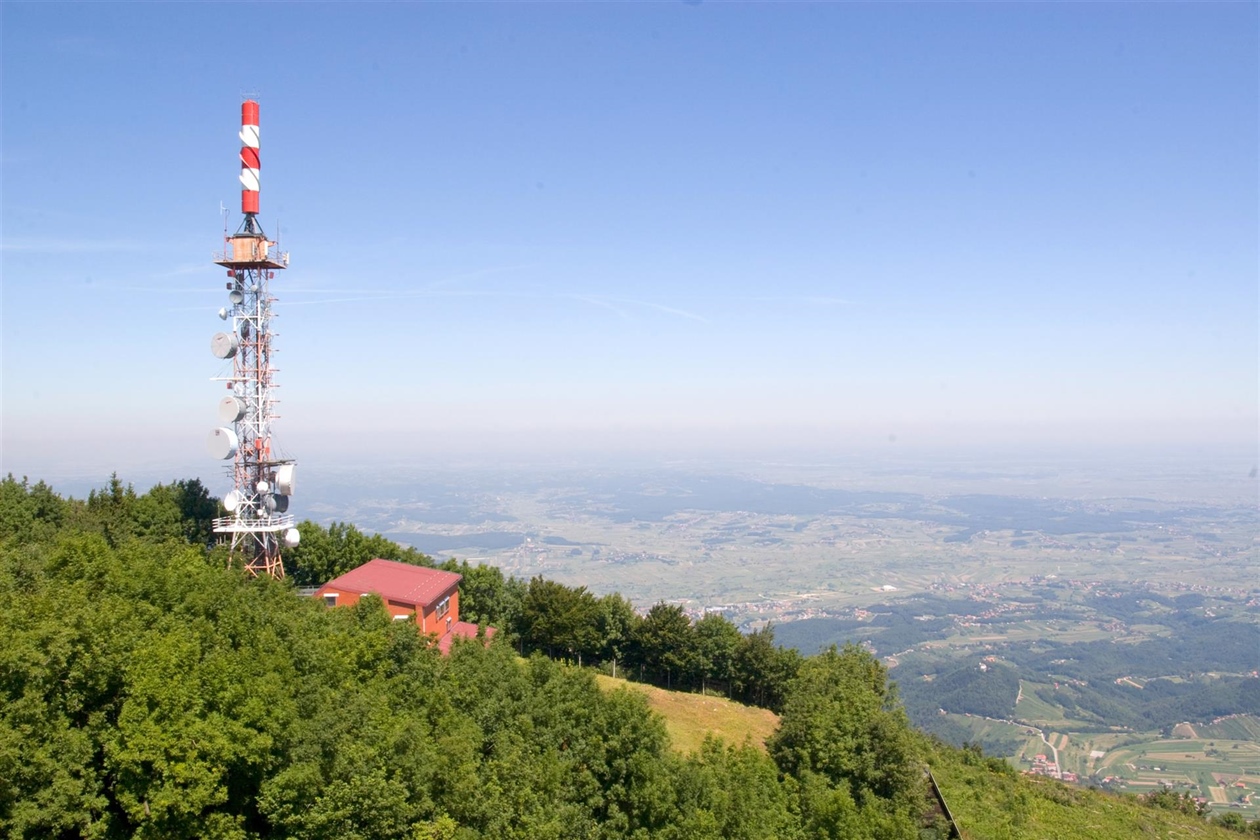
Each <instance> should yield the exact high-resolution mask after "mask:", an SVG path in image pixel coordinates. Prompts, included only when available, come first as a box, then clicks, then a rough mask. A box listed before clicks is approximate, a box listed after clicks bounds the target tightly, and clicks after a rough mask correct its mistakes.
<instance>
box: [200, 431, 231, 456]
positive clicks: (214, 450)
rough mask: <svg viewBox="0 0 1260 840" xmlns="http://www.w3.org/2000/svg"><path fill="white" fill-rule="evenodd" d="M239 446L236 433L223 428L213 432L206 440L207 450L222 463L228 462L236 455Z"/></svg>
mask: <svg viewBox="0 0 1260 840" xmlns="http://www.w3.org/2000/svg"><path fill="white" fill-rule="evenodd" d="M237 446H238V443H237V440H236V432H234V431H232V430H231V429H225V428H223V427H219V428H217V429H215V430H214V431H212V432H211V433H210V437H209V438H208V439H207V440H206V448H207V449H209V450H210V455H211V456H212V457H215V458H218V459H219V460H220V461H226V460H227V459H228V458H231V457H233V456H234V455H236V448H237Z"/></svg>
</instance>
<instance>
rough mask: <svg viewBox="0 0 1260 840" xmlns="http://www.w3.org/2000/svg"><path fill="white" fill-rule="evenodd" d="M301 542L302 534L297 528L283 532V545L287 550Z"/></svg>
mask: <svg viewBox="0 0 1260 840" xmlns="http://www.w3.org/2000/svg"><path fill="white" fill-rule="evenodd" d="M301 541H302V534H301V532H299V531H298V529H297V528H290V529H289V530H287V531H285V532H284V544H285V545H287V546H288V547H289V548H293V547H294V546H296V545H297V544H298V543H300V542H301Z"/></svg>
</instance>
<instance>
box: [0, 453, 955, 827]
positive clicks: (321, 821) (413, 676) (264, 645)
mask: <svg viewBox="0 0 1260 840" xmlns="http://www.w3.org/2000/svg"><path fill="white" fill-rule="evenodd" d="M215 512H216V506H215V504H214V502H213V500H212V499H211V498H210V497H209V495H208V493H206V491H205V489H204V487H202V486H201V485H200V484H199V483H198V482H195V481H193V482H176V483H174V484H171V485H159V486H157V487H154V488H153V489H151V490H149V491H148V492H146V493H144V494H137V493H136V492H135V491H134V490H133V489H132V488H130V487H128V486H124V485H122V483H121V482H119V481H118V480H117V479H114V481H112V482H111V484H110V485H109V486H108V487H106V488H104V489H103V490H101V491H95V492H93V493H91V494H90V495H89V496H88V498H87V499H86V500H82V501H80V500H73V499H62V498H61V497H59V496H58V495H57V494H55V493H54V492H53V491H52V490H51V488H49V487H47V486H46V485H44V484H42V483H38V484H34V485H31V484H29V483H27V482H25V481H17V480H14V479H13V478H12V477H9V478H7V479H5V480H4V481H3V482H0V593H2V594H3V597H4V598H5V601H6V604H7V605H8V607H7V608H6V609H5V610H4V611H2V612H0V638H3V639H4V644H3V645H2V646H0V698H2V700H3V704H2V707H0V831H3V832H4V833H5V834H6V835H7V836H12V837H32V838H33V837H41V838H44V837H67V838H68V837H99V838H123V837H143V838H150V837H151V838H158V837H161V838H179V837H211V838H247V837H309V838H317V837H319V838H334V837H335V838H378V837H380V838H395V837H396V838H461V840H463V839H464V838H467V839H468V840H471V838H478V837H487V838H488V837H495V838H515V837H520V838H526V837H529V838H547V837H554V838H561V837H564V838H570V837H589V838H613V837H635V838H639V837H642V838H648V837H661V838H703V837H713V838H718V837H734V838H758V837H763V838H776V837H777V838H791V837H799V838H812V837H841V836H843V837H907V838H910V837H919V836H921V835H920V831H921V830H922V829H923V828H924V827H927V828H928V830H929V831H931V830H932V827H933V819H934V817H933V812H932V811H931V809H930V807H929V803H928V801H927V799H926V796H925V793H926V789H925V784H924V775H923V767H924V761H925V756H926V752H925V751H926V750H928V749H930V745H929V743H928V742H927V741H925V739H924V738H923V737H922V736H920V735H918V734H917V733H916V732H915V731H914V730H913V729H912V728H911V727H910V726H909V724H908V722H907V720H906V717H905V714H904V712H903V711H902V710H901V708H900V706H899V705H898V703H897V702H896V695H895V691H894V689H893V688H892V686H891V685H890V684H889V682H888V680H887V675H886V673H885V670H884V668H883V666H882V665H880V663H879V662H878V661H877V660H875V659H874V658H873V657H871V656H870V655H869V654H867V653H865V652H864V651H862V650H860V649H858V648H846V649H844V650H829V651H827V652H825V653H823V654H820V655H818V656H815V657H811V658H809V659H807V660H801V661H799V662H798V663H797V665H796V667H795V669H794V673H793V675H792V677H791V678H790V680H788V682H787V683H786V684H784V685H782V686H780V687H779V688H777V689H776V691H779V692H780V694H778V695H776V698H775V702H776V704H777V706H778V707H779V708H780V709H781V711H782V717H781V726H780V729H779V730H778V732H777V733H776V734H775V735H774V736H773V738H772V739H771V742H770V743H769V745H768V754H767V752H765V751H763V750H761V749H759V748H757V747H756V746H754V745H751V744H729V743H724V742H722V741H720V740H710V741H709V742H707V743H706V744H705V746H704V748H703V749H701V750H700V751H698V752H697V753H693V754H691V755H688V756H679V755H677V754H675V752H674V751H672V750H671V749H669V745H668V740H667V735H666V733H665V730H664V726H663V724H662V722H661V721H660V719H659V718H656V717H654V716H653V715H652V714H651V713H650V711H649V710H648V708H647V705H646V701H645V700H644V699H643V697H642V696H641V695H639V694H637V693H635V692H631V691H627V690H620V691H614V692H601V691H600V690H599V689H598V688H597V687H596V683H595V679H594V677H593V675H592V672H591V670H590V669H585V668H580V667H577V666H576V665H566V664H563V663H559V662H555V661H553V660H551V659H549V658H548V657H546V656H545V655H543V652H542V651H541V649H542V648H550V649H551V650H552V651H553V652H558V651H559V650H560V648H564V650H565V652H566V653H567V654H569V655H578V654H581V653H583V652H586V651H595V650H596V646H595V642H590V643H589V644H590V645H591V646H590V647H587V645H588V640H586V639H585V638H584V637H582V638H577V637H572V636H568V635H564V633H566V632H568V631H561V630H559V629H555V628H563V627H566V626H568V625H566V623H565V620H564V616H563V613H561V614H560V615H559V616H548V615H544V613H545V610H544V606H545V605H547V604H551V603H552V602H551V601H549V600H548V598H551V597H553V596H555V595H556V593H557V592H558V590H555V589H554V588H553V587H550V586H548V585H547V583H546V582H545V581H537V580H536V581H531V582H530V583H529V584H527V585H525V586H523V587H522V591H521V592H520V593H519V594H520V596H521V597H520V598H519V608H518V610H519V611H518V613H517V615H518V616H519V617H518V619H517V621H518V622H519V625H518V626H520V627H522V628H525V629H526V631H527V633H526V635H523V636H522V637H521V638H520V639H512V638H510V636H512V635H514V634H513V633H511V632H507V633H504V634H503V636H504V640H503V641H502V642H496V643H494V644H490V645H488V646H484V645H482V644H480V643H479V642H477V641H475V640H472V641H469V642H467V643H463V644H457V645H456V646H455V648H454V650H453V652H452V655H451V656H449V657H442V656H441V655H439V654H438V653H437V652H436V651H435V650H434V649H433V648H432V647H431V646H429V645H428V644H427V640H426V639H425V638H423V637H422V636H420V635H419V634H418V633H416V631H415V628H414V627H413V626H411V625H409V624H397V623H393V622H390V621H389V620H388V618H387V615H386V613H385V611H384V610H383V609H381V608H380V604H379V603H374V601H373V599H365V600H364V601H363V602H362V603H361V604H360V605H359V606H357V607H354V608H342V609H327V608H325V607H324V606H323V605H322V604H319V603H316V602H315V601H313V600H312V599H309V598H303V597H300V596H299V595H298V594H297V592H296V591H295V589H294V586H293V584H292V582H289V581H282V582H277V581H269V580H249V579H247V578H246V577H245V576H244V575H243V573H241V572H239V571H237V570H234V569H230V568H228V567H227V563H226V557H225V556H224V554H223V553H222V549H218V548H213V547H211V546H210V534H209V532H208V529H207V525H208V521H209V518H211V517H212V516H213V515H214V513H215ZM343 533H344V534H349V533H350V531H349V530H345V531H343ZM330 539H333V537H330ZM355 539H357V538H355ZM312 543H313V545H314V547H315V548H317V547H318V540H315V541H312ZM367 544H368V545H372V543H371V539H370V538H368V539H367ZM311 547H312V544H311V543H308V552H307V554H308V555H310V554H312V553H313V552H311V551H310V548H311ZM378 547H381V546H373V547H372V548H371V549H369V550H370V551H374V550H375V548H378ZM386 548H387V547H386ZM382 553H385V552H382ZM415 559H417V560H419V559H420V558H415ZM301 561H302V557H301V555H299V556H297V557H295V558H294V562H295V564H298V565H297V567H296V568H295V570H294V574H293V577H294V578H299V579H300V578H301V575H302V574H303V573H302V571H301V566H300V564H301ZM347 562H353V561H347ZM325 573H326V571H320V572H318V573H317V574H325ZM306 574H310V573H309V572H308V573H306ZM491 589H493V587H491ZM469 592H470V596H469V603H470V605H471V604H474V603H477V594H476V592H477V590H476V589H475V588H470V590H469ZM575 592H576V595H575V598H576V601H577V603H578V608H579V609H581V610H585V609H586V608H587V607H588V606H589V603H590V601H589V600H588V598H593V596H589V593H584V592H581V591H578V590H570V595H569V596H561V597H562V600H563V599H564V598H570V596H572V595H573V594H574V593H575ZM570 600H572V598H570ZM594 600H595V602H596V603H599V599H594ZM565 603H568V602H567V601H565ZM477 609H480V610H482V611H483V612H482V613H481V615H483V616H486V617H489V616H493V615H494V614H495V613H494V612H493V610H494V609H498V607H494V606H492V605H491V602H490V601H487V600H483V601H482V602H481V603H480V605H479V607H477ZM668 614H669V616H671V617H672V616H673V612H672V611H669V613H668ZM500 615H510V613H501V614H500ZM684 618H685V617H684ZM675 623H677V622H675ZM659 624H661V625H663V626H664V627H665V628H667V627H668V621H667V620H666V619H662V620H661V621H660V622H659ZM644 625H646V626H647V627H648V628H650V629H649V630H643V629H641V628H642V627H643V626H644ZM689 626H690V625H689ZM696 626H699V623H697V625H696ZM547 628H552V629H547ZM675 629H677V628H675ZM685 632H692V633H695V632H696V631H695V629H694V627H692V628H691V629H690V630H689V631H685ZM631 633H632V635H631V637H630V638H631V639H638V640H645V639H649V638H651V637H652V635H653V634H661V635H662V638H667V637H668V633H667V629H663V627H657V626H656V625H655V624H653V623H651V614H650V613H649V616H648V617H646V618H644V619H642V624H641V625H635V628H634V629H633V630H632V631H631ZM605 640H606V639H605ZM766 641H768V640H766ZM522 644H523V645H524V646H525V648H526V649H527V653H528V652H529V650H528V649H530V648H533V649H534V650H535V652H534V653H533V654H532V655H529V656H528V657H527V658H522V657H521V656H520V650H521V645H522ZM604 650H612V648H604ZM737 650H738V647H737ZM622 655H624V654H622ZM626 661H627V662H630V661H635V663H636V664H635V666H634V667H642V668H643V670H644V672H645V673H648V672H649V671H650V672H652V673H655V674H660V675H663V676H664V678H665V679H666V680H674V679H678V680H685V679H693V678H694V677H695V675H696V674H701V673H703V669H700V670H695V669H694V668H692V670H690V671H688V670H687V668H688V667H692V666H687V667H684V666H683V660H681V659H680V660H677V661H676V660H675V659H671V658H670V657H669V655H667V654H652V655H651V656H650V657H640V659H639V660H633V659H632V658H627V660H626ZM793 661H795V660H793ZM627 667H628V666H627ZM701 678H702V679H703V677H701ZM734 685H735V684H734V683H733V686H734ZM738 685H739V690H742V691H751V692H755V691H757V690H759V689H758V687H754V686H752V685H745V684H742V683H739V684H738ZM731 690H732V691H735V690H736V688H735V687H732V689H731ZM762 699H763V700H767V699H768V697H763V698H762ZM925 820H926V822H925Z"/></svg>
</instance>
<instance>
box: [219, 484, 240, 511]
mask: <svg viewBox="0 0 1260 840" xmlns="http://www.w3.org/2000/svg"><path fill="white" fill-rule="evenodd" d="M240 506H241V494H240V493H237V492H236V491H235V490H231V491H228V494H227V495H226V496H224V497H223V509H224V510H226V511H227V512H228V513H233V512H235V510H236V509H237V508H238V507H240Z"/></svg>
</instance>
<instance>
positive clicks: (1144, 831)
mask: <svg viewBox="0 0 1260 840" xmlns="http://www.w3.org/2000/svg"><path fill="white" fill-rule="evenodd" d="M598 681H599V685H600V687H601V688H603V689H604V690H605V691H613V690H615V689H618V688H626V689H629V690H631V691H637V692H640V693H642V694H644V695H646V696H647V698H648V705H649V706H650V707H651V708H652V709H653V711H655V712H657V713H658V714H660V715H661V716H662V717H663V718H664V719H665V728H666V730H667V731H668V732H669V736H670V740H671V741H672V742H673V748H674V749H675V750H677V751H679V752H683V753H690V752H694V751H696V750H697V749H698V748H699V746H700V744H701V743H702V742H703V740H704V737H705V736H706V735H708V734H713V735H717V736H720V737H722V738H725V739H726V740H727V741H731V742H734V743H743V742H744V740H745V739H749V740H750V741H751V742H752V743H753V744H755V745H757V746H759V747H763V748H764V744H765V740H766V738H768V737H769V736H770V734H771V733H772V732H773V731H774V728H775V727H776V726H777V725H778V717H777V716H776V715H775V714H774V713H772V712H769V711H766V710H765V709H757V708H753V707H750V706H743V705H740V704H739V703H732V702H731V701H729V700H726V699H724V698H720V697H707V696H703V695H700V694H690V693H686V692H671V691H665V690H664V689H661V688H656V687H653V686H648V685H643V684H641V683H631V682H626V681H625V680H614V679H612V678H611V677H607V676H600V677H598ZM931 761H932V771H933V774H934V775H935V777H936V780H937V783H938V784H939V785H940V788H941V792H942V794H943V795H944V796H945V800H946V802H947V803H948V804H949V807H950V810H951V811H952V812H953V814H954V817H955V819H956V820H957V822H958V826H959V829H960V830H961V831H962V833H963V837H964V839H965V840H1021V838H1029V839H1030V840H1032V838H1037V840H1040V839H1041V838H1054V840H1074V839H1075V838H1079V840H1100V838H1128V837H1135V838H1136V837H1142V838H1168V840H1174V838H1182V839H1183V840H1190V839H1191V838H1195V839H1196V840H1200V839H1201V840H1230V838H1238V837H1240V835H1238V834H1236V833H1234V832H1230V831H1226V830H1224V829H1221V828H1217V827H1215V826H1211V825H1209V824H1208V823H1207V822H1206V821H1205V820H1204V819H1202V818H1199V817H1193V816H1187V815H1183V814H1178V813H1174V812H1171V811H1166V810H1160V809H1156V808H1151V807H1149V806H1146V805H1143V804H1141V803H1140V802H1138V801H1137V799H1136V798H1135V797H1131V796H1117V795H1114V794H1108V793H1102V792H1099V791H1092V790H1085V789H1082V788H1076V787H1070V786H1068V785H1064V784H1061V783H1059V782H1055V781H1052V780H1048V779H1041V778H1035V777H1028V776H1022V775H1012V774H1010V773H1007V772H1000V771H998V770H995V769H993V768H992V767H991V766H990V765H989V764H988V762H987V760H985V759H976V758H974V757H973V756H971V755H968V754H966V753H964V752H963V751H962V750H957V749H953V748H951V747H942V746H935V747H934V748H933V749H932V753H931Z"/></svg>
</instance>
